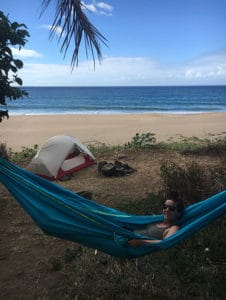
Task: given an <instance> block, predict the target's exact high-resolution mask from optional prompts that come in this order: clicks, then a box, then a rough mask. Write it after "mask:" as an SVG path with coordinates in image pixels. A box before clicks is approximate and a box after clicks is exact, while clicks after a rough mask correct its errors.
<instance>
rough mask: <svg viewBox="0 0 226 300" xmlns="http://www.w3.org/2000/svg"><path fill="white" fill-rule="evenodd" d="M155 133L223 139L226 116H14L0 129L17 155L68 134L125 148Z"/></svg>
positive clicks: (164, 138) (160, 136)
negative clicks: (138, 136)
mask: <svg viewBox="0 0 226 300" xmlns="http://www.w3.org/2000/svg"><path fill="white" fill-rule="evenodd" d="M147 132H151V133H154V134H155V136H156V139H157V141H158V142H160V141H167V140H168V139H171V138H173V139H174V140H177V139H179V138H180V137H181V136H183V137H192V136H197V137H200V138H211V137H212V136H215V137H221V136H222V135H223V134H225V133H226V112H219V113H212V112H211V113H201V114H157V113H147V114H93V115H92V114H87V115H86V114H68V115H14V116H10V118H9V119H8V120H6V119H4V120H3V122H2V123H1V125H0V141H1V143H6V145H7V147H9V148H11V149H12V150H13V151H19V150H20V149H21V148H22V147H32V146H34V145H35V144H37V145H39V146H41V145H42V144H43V143H44V142H45V141H46V140H47V139H48V138H50V137H52V136H54V135H58V134H67V135H71V136H74V137H76V138H77V139H79V140H80V141H81V142H82V143H84V144H86V145H89V144H107V145H122V144H124V143H126V142H128V141H131V139H132V137H133V136H135V134H136V133H147Z"/></svg>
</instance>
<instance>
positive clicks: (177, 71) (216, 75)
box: [20, 52, 226, 86]
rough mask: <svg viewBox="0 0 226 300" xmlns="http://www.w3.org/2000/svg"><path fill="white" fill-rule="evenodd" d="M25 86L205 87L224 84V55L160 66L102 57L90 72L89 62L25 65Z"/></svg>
mask: <svg viewBox="0 0 226 300" xmlns="http://www.w3.org/2000/svg"><path fill="white" fill-rule="evenodd" d="M20 76H21V78H23V81H24V85H36V86H38V85H44V86H46V85H47V86H50V85H52V86H57V85H58V86H59V85H60V86H109V85H113V86H114V85H119V86H121V85H198V84H200V85H205V84H206V85H208V84H225V82H226V52H225V53H222V54H221V55H219V54H217V53H213V54H209V55H208V56H207V55H206V56H202V57H199V58H196V59H194V60H193V61H189V62H186V63H183V64H180V65H170V64H169V65H167V64H161V63H160V62H158V61H155V60H152V59H150V58H147V57H105V58H104V59H103V61H102V63H101V65H99V64H97V65H96V69H95V70H94V69H93V63H92V61H85V62H80V64H79V66H78V68H76V69H75V70H74V72H72V73H71V68H70V65H59V64H56V65H54V64H26V63H25V64H24V68H23V69H22V70H21V71H20Z"/></svg>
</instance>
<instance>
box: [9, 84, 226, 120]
mask: <svg viewBox="0 0 226 300" xmlns="http://www.w3.org/2000/svg"><path fill="white" fill-rule="evenodd" d="M24 89H26V90H27V91H28V92H29V97H27V98H24V99H19V100H16V101H7V106H6V109H8V110H9V112H10V115H35V114H39V115H43V114H142V113H164V114H165V113H166V114H188V113H189V114H190V113H205V112H223V111H226V86H186V87H185V86H170V87H166V86H165V87H164V86H162V87H159V86H158V87H24Z"/></svg>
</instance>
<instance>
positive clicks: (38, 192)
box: [0, 158, 226, 258]
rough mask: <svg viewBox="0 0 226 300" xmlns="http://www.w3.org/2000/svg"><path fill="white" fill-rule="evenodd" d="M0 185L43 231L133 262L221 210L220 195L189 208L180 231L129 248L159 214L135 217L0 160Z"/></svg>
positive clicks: (224, 200)
mask: <svg viewBox="0 0 226 300" xmlns="http://www.w3.org/2000/svg"><path fill="white" fill-rule="evenodd" d="M0 181H1V182H2V183H3V184H4V185H5V186H6V188H7V189H8V190H9V191H10V192H11V193H12V195H13V196H14V197H15V198H16V200H17V201H18V202H19V204H20V205H21V206H22V207H23V208H24V209H25V211H26V212H27V213H28V214H29V215H30V217H31V218H32V219H33V220H34V222H35V223H37V225H38V226H39V227H40V228H41V229H42V230H43V232H44V233H46V234H48V235H52V236H56V237H60V238H63V239H65V240H70V241H74V242H77V243H80V244H82V245H85V246H88V247H91V248H95V249H99V250H101V251H103V252H106V253H108V254H110V255H112V256H116V257H121V258H133V257H139V256H143V255H146V254H149V253H151V252H154V251H158V250H163V249H167V248H170V247H173V246H175V245H177V244H178V243H180V242H182V241H183V240H185V239H186V238H188V237H190V236H191V235H193V234H194V233H195V232H197V231H198V230H200V229H201V228H203V227H204V226H207V225H208V224H209V223H211V222H212V221H213V220H215V219H216V218H218V217H220V216H222V215H223V214H224V213H225V212H226V191H223V192H221V193H219V194H216V195H215V196H212V197H210V198H208V199H206V200H203V201H200V202H198V203H195V204H191V205H190V206H188V207H187V208H186V210H185V213H184V216H183V218H182V219H181V220H180V223H179V225H180V226H181V229H180V230H179V231H178V232H177V233H175V234H174V235H172V236H170V237H168V238H167V239H165V240H163V241H161V242H159V243H155V244H152V245H150V244H149V245H144V246H141V247H137V248H133V247H130V246H129V245H128V243H127V242H128V239H132V238H142V239H147V238H148V239H150V237H145V236H142V235H140V234H137V233H134V232H133V231H132V230H134V229H141V228H143V227H144V226H145V225H146V224H149V223H155V222H161V221H162V218H163V217H162V216H161V215H148V216H137V215H131V214H128V213H125V212H121V211H118V210H115V209H113V208H110V207H106V206H104V205H101V204H98V203H96V202H94V201H92V200H89V199H86V198H84V197H82V196H80V195H78V194H76V193H74V192H72V191H69V190H67V189H65V188H63V187H61V186H59V185H57V184H55V183H52V182H50V181H48V180H46V179H44V178H41V177H39V176H36V175H34V174H33V173H30V172H28V171H26V170H24V169H22V168H20V167H17V166H16V165H14V164H12V163H10V162H8V161H6V160H4V159H2V158H0Z"/></svg>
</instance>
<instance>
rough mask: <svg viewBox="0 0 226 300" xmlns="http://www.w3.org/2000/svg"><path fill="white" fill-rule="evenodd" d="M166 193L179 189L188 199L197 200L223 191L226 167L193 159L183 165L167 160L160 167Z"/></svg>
mask: <svg viewBox="0 0 226 300" xmlns="http://www.w3.org/2000/svg"><path fill="white" fill-rule="evenodd" d="M160 176H161V178H162V180H163V190H164V191H165V193H169V192H170V191H174V190H176V191H178V192H179V194H180V196H181V197H182V198H183V199H184V200H185V201H186V200H188V201H189V202H196V201H198V200H201V199H204V198H206V197H208V196H210V195H212V194H215V193H218V192H220V191H222V190H223V189H224V188H225V186H226V175H225V167H224V166H222V167H217V168H212V169H211V168H207V167H205V168H204V167H203V166H201V165H199V164H198V163H196V162H194V161H191V162H190V163H188V164H187V165H186V166H184V167H182V166H180V165H179V164H177V163H174V162H169V161H166V162H164V163H163V164H162V165H161V167H160Z"/></svg>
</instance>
